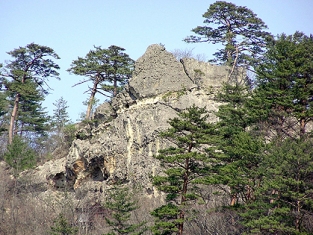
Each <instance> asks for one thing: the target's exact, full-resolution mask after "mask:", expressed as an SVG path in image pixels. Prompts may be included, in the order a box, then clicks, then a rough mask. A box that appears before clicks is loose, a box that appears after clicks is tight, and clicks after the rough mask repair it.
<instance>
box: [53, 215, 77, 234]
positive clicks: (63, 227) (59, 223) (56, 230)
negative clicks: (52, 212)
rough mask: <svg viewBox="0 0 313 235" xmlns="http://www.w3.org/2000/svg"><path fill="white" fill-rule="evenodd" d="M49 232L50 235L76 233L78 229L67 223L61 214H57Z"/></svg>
mask: <svg viewBox="0 0 313 235" xmlns="http://www.w3.org/2000/svg"><path fill="white" fill-rule="evenodd" d="M49 232H50V234H51V235H71V234H77V232H78V229H77V228H76V227H75V226H72V225H71V224H69V223H68V221H67V220H66V218H65V217H64V215H63V214H59V216H58V217H57V218H56V219H55V220H54V221H53V225H52V226H51V228H50V231H49Z"/></svg>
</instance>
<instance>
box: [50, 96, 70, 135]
mask: <svg viewBox="0 0 313 235" xmlns="http://www.w3.org/2000/svg"><path fill="white" fill-rule="evenodd" d="M53 106H55V109H54V110H53V116H52V126H54V127H55V129H56V132H57V134H58V135H59V136H61V133H62V132H64V127H65V126H66V125H68V124H70V118H69V114H68V112H67V108H68V107H69V106H68V105H67V101H66V100H64V98H63V97H61V98H60V99H58V100H56V101H55V103H53ZM62 139H63V138H62Z"/></svg>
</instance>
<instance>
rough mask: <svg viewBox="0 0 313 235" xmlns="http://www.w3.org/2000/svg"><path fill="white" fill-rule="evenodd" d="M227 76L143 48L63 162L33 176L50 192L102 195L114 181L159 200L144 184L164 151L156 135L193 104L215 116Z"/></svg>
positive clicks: (148, 183)
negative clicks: (121, 85)
mask: <svg viewBox="0 0 313 235" xmlns="http://www.w3.org/2000/svg"><path fill="white" fill-rule="evenodd" d="M228 72H229V71H228V69H227V67H223V66H213V65H210V64H208V63H204V62H198V61H196V60H194V59H183V60H181V61H177V60H176V58H175V57H174V56H173V55H172V54H171V53H169V52H167V51H166V50H165V48H164V47H162V46H160V45H151V46H149V47H148V49H147V51H146V53H145V54H144V55H143V56H142V57H140V58H139V59H138V60H137V61H136V64H135V71H134V74H133V77H132V78H131V80H130V81H129V85H128V86H127V87H126V88H125V90H124V91H123V92H121V93H119V94H118V95H117V96H116V97H115V98H113V99H112V101H111V102H107V103H104V104H102V105H100V106H99V108H98V109H97V111H96V112H95V114H94V116H93V118H94V121H95V122H92V123H89V124H86V125H85V126H84V127H83V128H81V130H79V131H78V133H80V134H79V135H77V139H76V140H74V141H73V143H72V146H71V148H70V152H69V154H68V156H67V157H66V158H63V159H59V160H58V161H54V162H47V163H46V164H45V165H44V166H41V167H38V168H37V170H36V171H35V172H34V173H33V174H35V175H37V178H38V181H40V179H41V181H42V182H43V183H45V184H46V185H47V189H50V190H58V189H62V188H64V187H67V189H70V190H74V191H81V190H83V191H86V192H103V191H105V190H106V188H107V187H110V185H112V184H114V183H116V182H117V181H119V182H122V183H125V184H126V183H127V184H136V185H141V187H142V189H143V191H144V192H146V196H147V197H148V198H157V197H159V196H160V194H159V193H158V192H157V191H156V190H155V189H154V187H153V186H152V184H151V180H150V176H153V175H156V174H159V173H160V171H161V170H162V169H161V168H160V164H159V162H158V160H156V159H155V158H153V155H155V154H157V152H158V150H160V149H162V148H164V147H165V146H166V143H165V142H164V141H163V140H162V139H160V138H159V137H158V134H159V132H160V131H163V130H166V129H167V128H168V127H169V124H168V123H167V121H168V120H169V119H170V118H173V117H175V116H176V115H177V112H178V111H180V110H184V109H186V108H187V107H190V106H191V105H193V104H195V105H197V106H199V107H206V108H207V109H208V110H212V111H215V110H217V109H218V106H219V105H220V104H219V103H217V102H216V101H215V100H214V94H215V93H216V91H217V90H218V89H219V88H220V87H221V85H222V83H223V82H224V81H226V80H227V74H228ZM214 120H215V118H214V116H212V117H211V121H214ZM55 164H57V165H58V166H57V167H54V168H53V165H55ZM38 183H39V182H38Z"/></svg>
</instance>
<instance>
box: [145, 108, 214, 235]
mask: <svg viewBox="0 0 313 235" xmlns="http://www.w3.org/2000/svg"><path fill="white" fill-rule="evenodd" d="M207 118H208V113H207V111H206V110H205V108H198V107H196V106H195V105H193V106H192V107H190V108H188V109H187V110H186V111H184V112H181V113H179V114H178V117H176V118H173V119H170V120H169V124H170V125H171V127H170V128H169V129H168V130H167V131H165V132H162V133H161V134H160V136H161V137H162V138H163V139H164V140H167V141H168V143H169V145H170V146H169V147H167V148H165V149H162V150H160V151H159V154H158V155H156V156H155V158H157V159H159V160H160V161H161V164H162V165H163V166H164V167H165V169H164V171H163V173H164V174H163V175H158V176H154V177H153V184H154V185H155V186H156V187H157V188H158V189H159V190H161V191H163V192H165V193H166V194H167V196H166V201H167V204H166V205H163V206H161V207H159V208H157V209H155V210H154V211H153V212H152V213H151V214H152V215H153V216H154V217H156V221H155V225H154V227H153V228H152V231H153V233H154V234H162V235H164V234H172V233H173V232H175V233H177V234H182V233H183V228H184V221H185V218H186V214H187V209H188V203H189V202H191V201H195V200H197V199H198V197H199V195H198V193H197V187H196V186H197V184H199V183H200V182H201V179H202V178H204V177H205V176H206V175H207V174H209V167H208V164H207V163H208V156H207V154H206V153H205V147H208V146H209V145H208V144H209V143H210V135H211V134H212V132H214V129H213V126H212V125H211V124H209V123H208V122H207Z"/></svg>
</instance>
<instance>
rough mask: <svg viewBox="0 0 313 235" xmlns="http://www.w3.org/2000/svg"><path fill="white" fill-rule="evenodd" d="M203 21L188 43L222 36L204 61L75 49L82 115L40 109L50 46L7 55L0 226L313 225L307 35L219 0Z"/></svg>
mask: <svg viewBox="0 0 313 235" xmlns="http://www.w3.org/2000/svg"><path fill="white" fill-rule="evenodd" d="M203 18H204V21H203V25H202V26H196V27H195V28H193V29H192V32H193V34H192V35H190V36H186V37H185V38H184V39H183V40H184V41H185V42H186V43H207V44H208V47H209V46H210V45H211V44H217V45H220V48H219V49H218V50H217V51H216V52H215V53H214V54H213V57H214V58H213V59H211V60H210V61H203V60H201V61H200V60H198V59H199V56H193V55H192V53H191V52H189V51H186V50H185V51H184V50H176V51H175V52H173V53H170V52H167V51H166V48H165V47H164V45H162V44H154V45H151V46H149V47H148V48H147V51H146V52H145V54H144V55H142V57H140V58H139V59H138V60H137V61H134V60H133V59H131V58H130V56H129V55H128V54H127V53H126V52H125V51H126V50H125V49H124V48H122V47H120V46H117V45H111V46H109V47H108V48H102V47H100V46H94V48H92V49H91V50H90V51H89V52H88V53H87V54H86V55H79V56H78V58H77V59H75V58H73V61H72V64H71V65H70V66H69V68H68V69H67V71H68V72H69V73H70V74H75V75H78V76H81V77H82V78H83V80H81V81H79V82H77V83H74V84H73V86H78V85H80V86H85V87H86V93H87V94H88V96H89V98H88V99H87V100H86V102H85V105H86V112H85V113H82V114H81V118H80V121H79V122H77V123H72V122H71V121H70V118H69V114H68V112H67V108H68V105H67V101H66V99H67V94H64V96H62V97H60V98H59V99H58V100H56V101H55V103H53V106H54V108H53V115H48V113H47V111H46V110H45V109H46V108H45V107H43V105H42V102H43V100H44V99H45V97H47V96H48V95H49V92H50V86H49V82H50V81H51V80H52V79H60V76H59V69H60V67H59V65H58V61H59V60H60V58H59V56H58V54H57V53H56V52H55V51H54V50H53V49H52V48H50V47H48V46H43V45H39V44H36V43H30V44H28V45H26V46H20V47H18V48H17V49H13V50H12V51H10V52H8V54H9V55H10V56H11V60H10V61H3V63H2V64H1V68H0V146H1V147H0V160H1V165H0V168H1V170H0V174H1V175H0V177H1V187H0V195H1V196H0V208H1V219H0V234H111V235H112V234H156V235H168V234H179V235H182V234H208V235H209V234H212V235H213V234H273V235H274V234H275V235H277V234H279V235H282V234H313V148H312V145H313V137H312V130H313V125H312V123H313V122H312V121H313V120H312V119H313V111H312V107H311V106H312V104H313V35H305V34H304V33H302V32H299V31H296V32H294V34H292V35H286V34H285V33H283V31H284V29H283V28H282V33H281V34H279V35H272V34H271V32H269V31H268V29H267V26H266V24H265V22H263V20H262V19H260V18H258V16H257V15H256V14H255V13H254V12H253V11H252V10H250V9H248V8H247V7H244V6H237V5H235V4H233V3H229V2H225V1H217V2H215V3H213V4H211V5H210V6H209V8H208V9H207V11H206V12H205V13H204V14H203ZM186 34H187V33H186ZM178 40H181V39H178ZM100 96H105V97H106V99H107V101H106V102H105V103H103V104H99V101H98V98H99V97H100Z"/></svg>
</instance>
